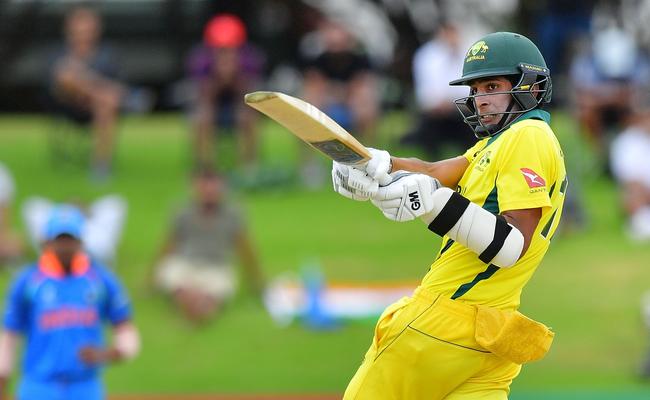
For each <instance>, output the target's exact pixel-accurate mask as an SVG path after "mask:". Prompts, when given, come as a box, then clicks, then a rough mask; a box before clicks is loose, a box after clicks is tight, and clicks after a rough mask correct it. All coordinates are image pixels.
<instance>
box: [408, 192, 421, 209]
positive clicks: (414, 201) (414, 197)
mask: <svg viewBox="0 0 650 400" xmlns="http://www.w3.org/2000/svg"><path fill="white" fill-rule="evenodd" d="M409 201H410V202H411V210H413V211H417V210H419V209H420V196H418V192H411V193H409Z"/></svg>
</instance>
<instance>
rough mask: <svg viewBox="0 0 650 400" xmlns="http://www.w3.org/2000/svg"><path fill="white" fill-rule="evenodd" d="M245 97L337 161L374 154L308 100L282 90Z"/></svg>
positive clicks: (360, 159)
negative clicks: (281, 91)
mask: <svg viewBox="0 0 650 400" xmlns="http://www.w3.org/2000/svg"><path fill="white" fill-rule="evenodd" d="M244 101H245V102H246V104H248V105H249V106H251V107H253V108H254V109H256V110H257V111H259V112H261V113H262V114H265V115H267V116H268V117H269V118H271V119H272V120H274V121H276V122H278V123H279V124H280V125H282V126H284V127H285V128H287V129H288V130H289V131H290V132H291V133H293V134H294V135H296V136H297V137H299V138H300V139H302V140H303V141H305V142H306V143H307V144H309V145H310V146H311V147H313V148H315V149H316V150H318V151H320V152H321V153H323V154H325V155H326V156H327V157H329V158H331V159H332V160H334V161H337V162H340V163H341V164H345V165H358V164H363V163H365V162H368V160H370V158H371V155H370V152H369V151H368V149H366V147H365V146H364V145H362V144H361V143H359V141H358V140H357V139H355V138H354V137H353V136H352V135H351V134H350V133H348V132H347V131H346V130H345V129H343V128H342V127H341V126H340V125H339V124H337V123H336V122H335V121H334V120H333V119H331V118H330V117H328V116H327V115H326V114H325V113H324V112H322V111H321V110H319V109H318V108H316V107H314V106H313V105H311V104H309V103H307V102H306V101H303V100H300V99H297V98H295V97H292V96H289V95H286V94H284V93H280V92H253V93H248V94H247V95H246V96H245V97H244Z"/></svg>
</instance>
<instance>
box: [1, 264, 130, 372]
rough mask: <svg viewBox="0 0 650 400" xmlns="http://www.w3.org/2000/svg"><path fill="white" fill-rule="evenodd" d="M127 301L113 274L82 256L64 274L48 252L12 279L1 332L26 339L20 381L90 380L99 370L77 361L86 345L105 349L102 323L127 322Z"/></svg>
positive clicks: (128, 308) (79, 360)
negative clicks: (20, 335) (8, 332)
mask: <svg viewBox="0 0 650 400" xmlns="http://www.w3.org/2000/svg"><path fill="white" fill-rule="evenodd" d="M131 313H132V311H131V302H130V300H129V298H128V296H127V294H126V292H125V290H124V289H123V287H122V285H121V284H120V283H119V282H118V280H117V278H116V277H115V276H114V275H113V273H112V272H110V271H108V270H107V269H106V268H104V267H103V266H101V265H99V264H97V263H96V262H94V261H91V260H89V259H88V258H87V257H86V256H85V255H78V256H77V257H75V260H74V261H73V268H72V273H71V274H69V275H66V274H65V273H64V272H63V269H62V268H61V266H60V264H59V263H58V260H56V257H55V256H54V255H53V254H51V253H49V254H48V253H47V252H46V253H44V254H43V256H41V258H40V260H39V261H38V262H37V263H35V264H33V265H30V266H28V267H27V268H26V269H25V270H24V271H23V272H22V273H21V274H20V275H19V276H18V277H17V279H16V280H14V282H13V285H12V287H11V290H10V291H9V294H8V299H7V303H6V309H5V315H4V327H5V329H7V330H9V331H13V332H17V333H20V334H22V335H24V336H25V340H26V343H25V352H24V356H23V368H22V370H23V378H24V379H30V380H35V381H41V382H46V381H53V382H55V381H64V382H75V381H82V380H88V379H94V378H95V377H97V375H98V373H99V371H98V370H99V368H98V367H97V366H93V367H90V366H88V365H86V364H84V363H83V362H82V361H81V359H80V358H79V350H80V349H81V348H82V347H85V346H102V347H103V346H104V339H103V333H102V331H103V326H102V325H103V322H105V321H108V322H110V323H111V324H113V325H116V324H119V323H121V322H125V321H128V320H130V319H131Z"/></svg>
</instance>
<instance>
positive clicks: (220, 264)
mask: <svg viewBox="0 0 650 400" xmlns="http://www.w3.org/2000/svg"><path fill="white" fill-rule="evenodd" d="M193 180H194V181H193V185H194V187H193V189H194V199H193V202H192V203H191V204H189V205H187V206H186V207H185V208H184V209H183V210H182V211H181V212H180V213H179V214H178V215H177V217H176V218H175V219H174V221H173V222H172V225H171V232H170V235H169V236H168V238H167V241H166V243H165V244H164V246H163V248H162V249H161V252H160V256H159V257H158V260H157V262H156V265H155V266H154V279H155V281H156V284H157V286H158V287H159V288H160V289H161V290H162V291H164V292H166V293H168V294H170V295H171V296H172V298H173V300H174V302H175V303H176V305H177V306H178V307H179V309H180V310H181V312H182V313H183V314H184V316H185V317H186V318H188V319H189V320H190V321H192V322H195V323H201V322H205V321H207V320H208V319H210V318H211V317H213V316H214V315H215V314H217V313H218V312H219V311H220V310H221V308H222V307H223V306H224V305H225V303H226V302H227V301H228V300H229V299H230V298H231V297H232V296H233V295H234V294H235V291H236V289H237V273H236V271H235V269H234V265H233V255H234V254H235V253H236V255H237V256H238V260H237V261H239V263H240V264H241V265H242V267H244V268H245V272H246V274H247V278H248V280H249V283H250V286H251V288H252V289H253V290H255V291H256V292H257V294H260V295H261V291H262V276H261V271H260V268H259V265H258V262H257V259H256V256H255V252H254V250H253V246H252V244H251V242H250V240H249V237H248V234H247V232H246V227H245V223H244V219H243V217H242V215H241V211H240V210H239V209H238V207H236V206H235V204H234V203H232V202H230V201H228V199H227V198H226V190H227V187H226V182H225V180H224V178H223V177H222V176H220V175H218V174H216V173H215V172H213V171H211V170H207V169H204V170H200V171H199V172H197V173H196V174H195V176H194V179H193Z"/></svg>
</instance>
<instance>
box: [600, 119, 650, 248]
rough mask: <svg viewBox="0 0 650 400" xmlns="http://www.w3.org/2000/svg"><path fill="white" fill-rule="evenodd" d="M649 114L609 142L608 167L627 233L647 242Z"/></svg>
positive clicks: (649, 229) (649, 227)
mask: <svg viewBox="0 0 650 400" xmlns="http://www.w3.org/2000/svg"><path fill="white" fill-rule="evenodd" d="M648 154H650V112H647V111H646V112H645V113H644V114H640V115H638V116H636V117H635V118H634V119H633V121H632V123H631V124H630V125H629V126H628V127H627V128H626V129H625V130H624V131H623V132H621V133H620V134H618V136H616V138H615V139H614V140H613V141H612V146H611V151H610V165H611V167H612V173H613V175H614V178H615V179H616V181H617V182H618V184H619V187H620V196H621V198H622V202H623V209H624V211H625V215H626V217H627V233H628V235H629V236H630V237H631V238H632V239H635V240H650V174H649V173H648V171H650V157H648Z"/></svg>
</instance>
